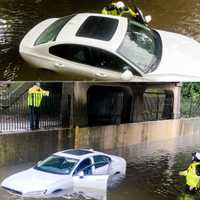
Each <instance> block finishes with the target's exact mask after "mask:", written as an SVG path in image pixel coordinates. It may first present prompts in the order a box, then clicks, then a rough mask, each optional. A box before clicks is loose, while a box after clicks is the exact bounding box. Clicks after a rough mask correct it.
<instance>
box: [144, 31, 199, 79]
mask: <svg viewBox="0 0 200 200" xmlns="http://www.w3.org/2000/svg"><path fill="white" fill-rule="evenodd" d="M158 32H159V34H160V36H161V39H162V45H163V52H162V58H161V62H160V64H159V66H158V67H157V69H156V70H155V71H153V72H152V73H149V74H148V75H147V76H148V78H149V77H155V78H156V77H162V76H163V75H164V76H167V77H168V80H170V79H169V78H170V76H171V78H172V79H173V78H175V79H176V80H181V79H184V80H187V79H188V78H189V79H188V80H194V79H198V80H199V81H200V57H199V52H200V43H198V42H197V41H195V40H193V39H191V38H188V37H186V36H183V35H181V34H177V33H170V32H166V31H158ZM147 76H146V77H147ZM177 77H180V78H179V79H177Z"/></svg>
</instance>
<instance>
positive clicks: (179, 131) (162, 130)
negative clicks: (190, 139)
mask: <svg viewBox="0 0 200 200" xmlns="http://www.w3.org/2000/svg"><path fill="white" fill-rule="evenodd" d="M199 124H200V118H194V119H175V120H163V121H152V122H141V123H131V124H122V125H115V126H112V125H111V126H101V127H89V128H80V129H79V131H77V133H76V137H75V146H76V147H88V148H95V149H100V150H109V149H115V148H121V147H123V146H130V145H148V144H152V143H155V142H157V143H159V144H161V146H163V148H165V142H166V141H168V140H171V139H176V138H178V137H182V136H192V135H200V126H199ZM166 148H167V149H168V148H169V147H167V146H166Z"/></svg>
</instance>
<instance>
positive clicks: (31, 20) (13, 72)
mask: <svg viewBox="0 0 200 200" xmlns="http://www.w3.org/2000/svg"><path fill="white" fill-rule="evenodd" d="M109 2H110V0H81V1H80V0H58V1H55V0H0V80H66V79H68V80H69V79H70V77H66V76H62V75H59V74H56V73H54V72H50V71H47V70H39V69H33V68H31V67H29V66H28V65H27V64H26V63H25V62H24V61H23V60H22V59H21V58H20V56H19V53H18V47H19V43H20V41H21V39H22V38H23V36H24V35H25V34H26V33H27V31H28V30H29V29H30V28H31V27H33V26H34V25H36V24H37V23H39V22H40V21H42V20H44V19H46V18H50V17H61V16H64V15H68V14H72V13H78V12H85V11H88V12H99V11H100V10H101V9H102V8H103V7H104V6H105V5H107V4H108V3H109ZM125 2H127V3H128V4H129V6H131V0H125ZM136 3H137V4H138V5H139V6H140V7H141V8H142V10H143V11H144V14H151V15H152V17H153V21H152V23H151V25H152V27H154V28H158V29H163V30H167V31H173V32H177V33H182V34H185V35H187V36H190V37H192V38H194V39H196V40H198V41H200V31H199V25H200V1H199V0H189V1H188V0H176V1H174V0H168V1H166V0H148V1H146V0H136Z"/></svg>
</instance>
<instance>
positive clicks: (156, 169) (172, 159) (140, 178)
mask: <svg viewBox="0 0 200 200" xmlns="http://www.w3.org/2000/svg"><path fill="white" fill-rule="evenodd" d="M199 141H200V135H199V134H198V135H195V134H194V135H190V136H182V137H178V138H177V139H170V140H165V141H163V142H154V143H151V144H148V145H147V144H146V145H145V144H143V145H133V146H126V147H125V146H124V147H122V148H119V149H111V150H108V152H110V153H113V154H116V155H120V156H123V157H124V158H125V159H126V160H127V162H128V168H127V176H126V178H125V179H123V181H122V182H121V184H120V185H119V186H118V187H116V188H115V187H114V188H112V189H111V190H109V191H108V192H107V199H108V200H124V199H126V200H132V199H137V200H146V199H148V200H184V199H185V200H186V199H187V200H197V199H199V198H200V196H198V194H196V195H188V194H185V193H184V178H183V177H179V176H178V172H179V171H180V170H183V169H185V168H186V167H187V166H188V164H189V163H190V161H191V152H194V151H198V150H200V143H199ZM32 165H33V164H32V163H28V164H21V165H16V166H6V167H3V168H0V177H1V180H2V179H3V178H4V177H7V176H8V175H10V174H13V173H14V172H17V171H20V170H23V169H26V168H28V167H30V166H32ZM0 199H1V200H8V199H11V195H9V194H7V193H6V192H4V191H2V190H0ZM62 199H64V198H63V197H60V198H55V200H62ZM71 199H84V198H82V197H77V198H71ZM93 199H94V198H93ZM104 200H105V199H104Z"/></svg>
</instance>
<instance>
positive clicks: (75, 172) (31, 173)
mask: <svg viewBox="0 0 200 200" xmlns="http://www.w3.org/2000/svg"><path fill="white" fill-rule="evenodd" d="M125 173H126V161H125V160H124V159H123V158H121V157H118V156H114V155H108V154H105V153H101V152H98V151H94V150H92V149H90V150H88V149H70V150H65V151H62V152H57V153H54V154H53V155H51V156H49V157H48V158H47V159H45V160H43V161H40V162H38V163H37V165H35V166H34V167H32V168H30V169H28V170H25V171H22V172H19V173H16V174H14V175H11V176H9V177H8V178H6V179H5V180H3V182H2V183H1V187H2V188H3V189H4V190H6V191H7V192H9V193H11V194H14V195H17V196H22V197H49V196H55V195H57V194H59V193H62V194H63V193H65V192H68V191H72V190H73V191H76V192H78V191H81V190H80V189H86V190H91V189H93V190H95V189H96V190H102V191H106V187H107V180H108V178H109V176H114V175H119V174H121V175H122V176H124V175H125Z"/></svg>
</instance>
